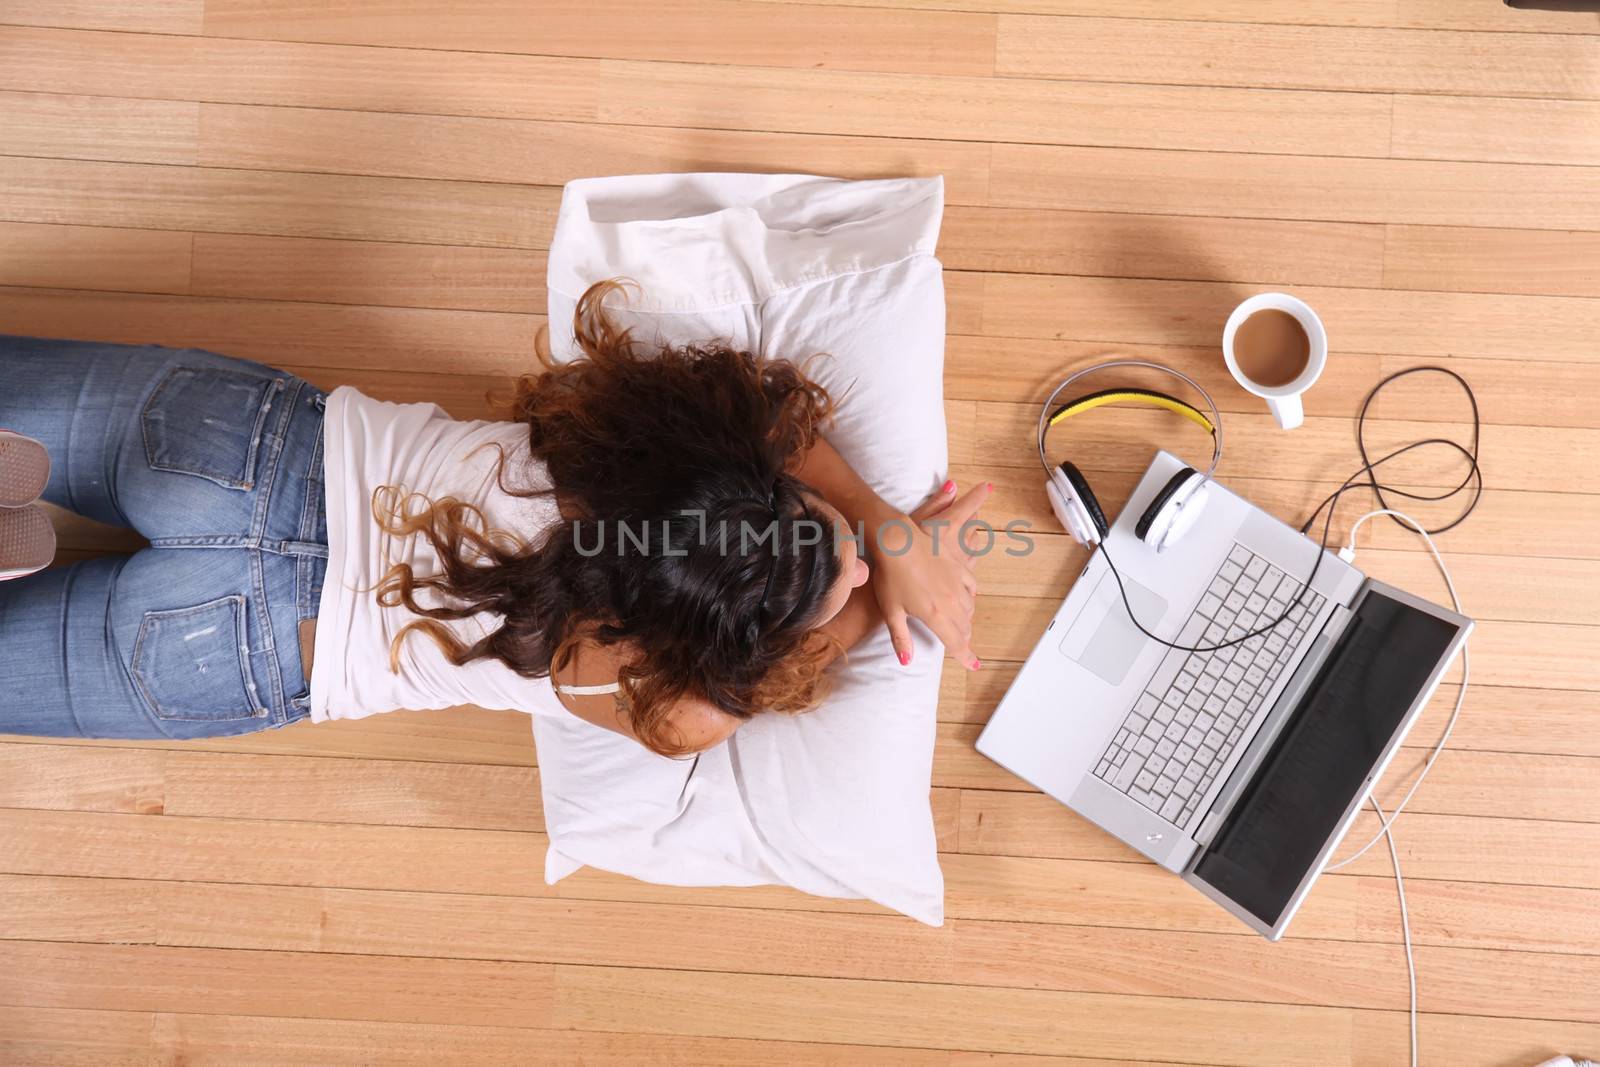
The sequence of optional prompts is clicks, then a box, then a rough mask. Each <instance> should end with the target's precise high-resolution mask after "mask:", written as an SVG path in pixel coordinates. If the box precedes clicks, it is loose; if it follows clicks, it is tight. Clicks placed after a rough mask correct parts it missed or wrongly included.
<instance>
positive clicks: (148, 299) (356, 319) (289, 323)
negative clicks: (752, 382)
mask: <svg viewBox="0 0 1600 1067" xmlns="http://www.w3.org/2000/svg"><path fill="white" fill-rule="evenodd" d="M0 306H3V307H4V309H5V315H6V322H7V328H8V329H11V330H15V331H16V332H18V333H21V334H25V335H31V336H38V337H49V336H58V337H59V336H69V337H74V338H77V339H78V340H85V341H115V342H117V343H123V344H163V345H168V346H170V347H178V348H182V347H194V348H205V349H210V350H212V351H216V352H223V353H226V354H228V355H231V356H239V357H242V358H245V359H258V360H261V361H263V362H268V363H270V364H274V365H288V366H293V367H296V368H307V367H310V366H318V367H324V368H326V367H329V366H345V367H357V366H365V367H367V368H369V369H370V370H371V371H374V372H376V371H384V370H391V371H392V370H399V369H401V368H400V367H397V366H395V365H394V363H393V361H392V360H393V358H395V357H398V358H400V359H403V360H404V361H405V363H406V364H407V365H411V366H415V365H417V364H418V363H420V362H422V361H432V362H433V365H434V366H436V367H439V366H459V367H462V368H463V370H465V369H466V368H468V367H471V368H473V369H474V370H476V371H478V372H480V373H481V372H483V371H494V372H498V374H499V375H500V376H501V380H500V381H499V382H498V383H496V384H500V385H504V384H505V382H504V377H503V376H504V375H508V374H511V375H514V374H520V373H524V372H527V371H532V370H535V369H537V367H538V363H537V358H536V357H535V355H534V339H535V338H536V337H537V335H538V332H539V328H540V326H541V325H543V322H544V319H543V316H534V315H522V314H509V313H503V312H483V311H479V312H458V311H437V310H425V309H414V308H381V309H380V308H363V307H352V306H344V305H338V304H297V303H279V302H266V301H251V302H248V303H240V302H235V301H228V300H212V299H199V298H192V297H169V296H146V295H139V294H96V295H95V296H93V297H86V296H83V295H80V294H76V293H72V292H68V291H59V290H38V289H7V290H4V291H0ZM396 329H398V330H399V331H400V332H399V333H398V334H397V333H395V332H394V331H395V330H396ZM400 336H403V337H404V338H405V340H404V341H403V342H401V343H400V344H399V345H396V344H395V338H397V337H400ZM402 348H404V349H407V350H409V352H410V354H409V355H405V354H404V353H402V352H401V351H400V349H402ZM439 377H440V376H436V375H430V376H429V379H428V380H427V381H426V383H425V389H426V393H427V395H428V396H430V397H432V398H437V399H438V400H439V402H440V403H441V404H443V405H444V406H445V407H446V408H449V409H451V410H460V411H462V413H463V417H468V416H469V414H470V412H468V411H465V410H463V409H462V407H461V404H460V403H459V401H461V400H462V399H463V398H464V397H468V396H471V397H475V404H476V406H477V407H480V408H481V407H482V406H483V389H482V388H481V386H483V385H487V384H488V383H487V382H484V381H483V380H482V379H469V380H468V382H467V383H465V384H463V383H459V382H458V383H456V384H455V385H454V386H453V387H452V386H451V384H450V383H449V382H448V381H440V380H439ZM327 380H328V379H326V378H321V379H318V380H317V384H318V385H322V384H323V382H325V381H327ZM393 382H394V387H395V388H399V389H400V390H402V391H404V390H405V386H406V379H405V378H404V377H403V376H402V377H400V378H398V379H393ZM383 399H397V400H398V399H400V396H399V395H397V394H396V392H395V391H394V388H391V389H390V391H389V392H388V394H387V395H386V396H384V397H383ZM451 400H456V401H458V403H457V404H456V406H455V407H454V408H452V406H451V403H450V401H451Z"/></svg>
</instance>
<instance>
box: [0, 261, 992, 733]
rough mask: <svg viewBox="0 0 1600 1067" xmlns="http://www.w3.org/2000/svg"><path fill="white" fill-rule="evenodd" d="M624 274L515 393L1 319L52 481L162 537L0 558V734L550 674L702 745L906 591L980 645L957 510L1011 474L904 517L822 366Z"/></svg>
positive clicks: (525, 694) (105, 517) (274, 709)
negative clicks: (664, 336) (56, 554)
mask: <svg viewBox="0 0 1600 1067" xmlns="http://www.w3.org/2000/svg"><path fill="white" fill-rule="evenodd" d="M624 299H626V293H625V291H623V290H622V289H621V287H619V286H617V285H616V284H614V283H602V284H600V285H597V286H595V287H593V288H591V289H590V290H589V291H588V292H587V293H586V294H584V297H583V299H582V300H581V301H579V303H578V308H577V313H576V316H575V322H574V330H575V336H576V342H577V348H578V350H579V351H580V353H581V356H580V358H577V359H575V360H572V361H570V362H564V363H552V364H551V365H550V366H549V369H547V370H546V371H545V372H544V373H543V374H540V375H537V376H528V377H524V378H522V379H520V380H519V381H518V382H517V387H516V393H515V397H514V399H513V400H512V402H511V405H510V420H509V421H504V422H481V421H479V422H461V421H455V420H451V419H449V418H447V417H446V416H445V415H444V413H443V412H442V411H440V410H439V409H438V408H437V407H435V406H433V405H430V404H408V405H398V404H389V403H384V402H380V401H375V400H372V399H370V398H368V397H366V396H363V395H362V394H361V393H359V392H357V391H356V390H354V389H352V388H349V387H342V388H340V389H336V390H334V392H333V393H331V394H328V395H324V394H323V393H322V392H321V391H319V390H318V389H316V388H315V387H313V386H311V385H310V384H309V383H307V382H305V381H304V380H302V379H300V378H298V377H296V376H294V375H291V374H287V373H284V372H282V371H278V370H274V369H273V368H271V367H267V366H263V365H261V364H258V363H252V362H247V361H243V360H237V359H231V358H229V357H226V356H220V355H215V354H212V353H208V352H199V351H192V350H173V349H164V348H156V347H132V346H123V345H110V344H98V343H86V342H70V341H50V340H33V339H27V338H0V367H4V369H5V372H6V379H7V381H6V388H5V391H4V392H3V393H0V426H5V427H7V428H9V429H11V430H13V431H15V432H16V433H19V434H23V435H27V436H28V437H31V438H34V439H37V441H39V442H40V443H41V444H42V445H43V446H44V448H45V449H46V450H47V451H48V453H49V456H50V457H51V460H52V468H51V470H50V473H49V478H48V484H47V485H44V486H43V487H42V490H43V497H44V499H46V500H48V501H50V502H51V503H53V504H56V505H59V506H60V507H63V508H67V509H69V510H72V511H75V512H78V513H79V514H82V515H85V516H87V517H89V518H93V519H98V520H100V521H103V522H109V523H114V524H116V525H119V526H127V527H132V528H133V529H135V530H137V531H138V532H139V533H140V534H142V535H143V536H144V537H146V538H148V539H149V541H150V547H149V548H146V549H142V550H141V551H138V552H136V553H133V554H132V555H127V556H114V557H105V558H99V559H93V560H88V561H84V562H80V563H76V564H74V565H72V566H70V567H62V568H56V569H52V570H48V571H43V572H41V573H37V574H33V575H31V576H27V577H21V578H18V579H17V580H13V581H9V582H6V583H5V584H0V677H3V678H4V679H5V680H6V687H7V690H8V693H9V695H8V696H7V698H6V699H5V700H4V701H0V734H5V733H11V734H35V735H46V736H55V737H67V736H70V737H122V738H139V737H166V738H195V737H212V736H219V735H226V734H238V733H246V732H250V731H253V730H258V729H262V728H267V727H278V726H284V725H287V724H289V723H292V722H296V721H299V720H301V719H305V718H308V717H309V718H312V719H315V720H316V721H322V720H325V719H330V718H352V717H361V716H364V715H368V714H373V713H376V712H382V711H391V710H396V709H399V708H416V709H420V708H440V707H449V706H454V705H459V704H477V705H480V706H483V707H489V708H527V707H529V706H530V704H529V697H530V689H531V687H534V686H538V685H546V684H552V683H553V684H554V686H555V690H556V692H557V694H558V695H559V698H560V699H561V701H562V703H563V704H564V705H565V706H566V707H567V708H568V709H569V710H570V711H571V712H572V713H573V714H575V715H577V716H579V717H581V718H583V719H586V720H588V721H590V722H593V723H595V724H597V725H599V726H603V727H605V728H607V729H610V730H615V731H617V732H619V733H623V734H626V735H628V736H631V737H634V738H635V739H637V740H638V741H639V742H640V743H642V744H644V745H645V746H646V747H648V748H650V749H651V750H653V751H656V752H658V753H661V754H664V755H677V754H682V753H687V752H693V751H699V750H701V749H704V748H707V747H709V746H711V745H714V744H716V743H717V742H719V741H721V740H722V739H724V738H726V737H727V736H728V735H729V734H731V733H732V732H733V731H734V730H735V729H737V727H738V726H739V724H740V723H741V722H743V721H745V720H747V719H749V718H750V717H751V716H752V715H754V714H756V713H757V712H760V711H764V710H771V711H780V712H798V711H803V710H806V709H808V708H811V707H814V706H816V704H817V703H818V701H819V700H820V699H821V697H822V695H823V693H824V689H825V676H824V668H825V667H826V666H827V665H828V664H829V662H830V661H831V660H833V659H834V658H835V657H837V656H838V655H840V654H841V653H842V652H844V651H846V650H848V649H849V648H850V647H851V646H852V645H854V644H855V643H856V642H858V641H859V640H861V639H862V638H863V637H865V636H867V635H868V634H869V633H871V632H873V631H874V630H875V628H876V627H877V626H880V625H884V624H885V621H887V624H888V627H889V630H890V632H891V635H892V638H893V640H894V644H895V648H896V649H897V651H898V652H899V655H900V657H901V662H903V663H904V662H908V661H909V656H910V650H911V648H912V642H911V639H910V636H909V634H908V631H907V623H906V619H907V617H908V616H910V617H915V618H918V619H921V620H922V621H923V622H925V623H926V624H927V625H928V626H929V627H930V628H931V629H932V630H933V631H934V633H935V634H936V635H937V636H938V637H940V639H941V640H943V642H944V644H945V647H946V649H947V650H948V651H949V653H950V654H951V655H952V656H955V657H956V658H957V659H958V660H959V661H960V662H962V663H963V664H965V665H966V666H968V667H976V666H977V665H978V664H977V660H976V658H975V657H974V656H973V655H972V653H971V650H970V634H971V619H972V612H973V602H974V596H975V594H976V590H977V585H976V580H975V578H974V575H973V556H972V555H970V554H969V553H968V552H967V551H966V550H965V549H966V546H964V545H962V546H957V545H956V544H955V541H956V540H957V539H956V538H954V537H952V536H950V535H949V534H948V533H946V534H945V535H944V536H943V542H942V543H938V544H936V538H935V536H934V534H935V533H936V532H937V531H938V530H939V529H941V528H942V529H944V530H946V531H950V530H958V529H959V528H960V527H961V526H962V524H963V523H964V522H965V521H966V520H967V519H970V518H971V517H972V516H973V515H974V514H975V513H976V511H977V509H978V506H979V505H980V504H981V503H982V501H983V499H984V498H985V497H986V496H987V493H988V487H980V488H978V489H975V490H972V491H969V492H968V493H966V494H965V495H964V496H962V497H960V498H959V499H958V498H957V496H956V493H955V487H954V486H953V484H952V483H949V482H946V483H945V486H944V488H943V490H942V491H940V492H939V493H936V494H935V495H934V497H933V498H932V499H931V500H930V501H929V502H928V503H927V504H926V505H925V506H924V507H923V508H922V509H920V510H919V512H918V513H917V514H916V515H914V516H904V515H901V514H900V513H899V512H898V511H896V510H895V509H893V508H890V507H889V506H888V505H886V504H885V503H884V502H883V501H882V500H880V499H878V497H877V496H876V495H875V494H874V493H873V492H872V491H871V490H870V489H869V488H868V487H867V486H866V484H865V483H864V482H863V481H862V480H861V479H860V478H859V477H857V476H856V474H855V473H854V471H852V470H851V468H850V467H849V466H848V465H847V464H846V463H845V462H844V461H843V460H842V459H841V458H840V457H839V455H838V453H837V452H835V451H834V450H833V449H832V448H831V447H830V446H829V445H828V443H827V441H826V440H825V438H824V436H823V434H824V433H825V431H826V427H827V421H828V417H829V413H830V407H831V404H832V401H831V399H830V397H829V396H828V395H827V393H826V392H825V391H824V390H823V389H822V388H821V387H819V386H818V385H816V384H814V383H813V382H812V381H810V380H809V379H808V378H807V377H806V374H805V371H804V369H803V368H802V366H800V365H797V364H795V363H792V362H789V361H786V360H783V359H762V360H759V361H758V360H757V359H756V358H755V357H754V356H752V355H750V354H748V353H744V352H739V351H734V350H732V349H731V348H728V347H724V346H719V345H717V344H706V345H703V346H689V347H672V346H659V345H646V344H642V343H637V342H635V341H634V340H633V339H632V338H631V337H630V335H629V334H628V332H627V331H625V330H622V329H620V328H618V327H617V326H616V325H615V324H614V323H613V321H612V318H611V316H610V315H609V314H608V312H607V310H606V307H605V305H606V303H607V302H611V303H616V302H619V301H621V300H624ZM547 362H548V359H547ZM4 469H5V468H4V465H0V470H4ZM40 474H41V476H42V471H41V472H40ZM6 476H7V475H4V474H0V478H4V477H6ZM10 476H11V477H24V478H25V477H27V475H26V473H22V474H15V473H14V474H12V475H10ZM10 488H11V489H12V490H16V489H17V487H15V486H12V487H10ZM38 488H39V487H37V486H36V487H35V489H36V490H37V489H38ZM6 489H7V487H5V486H0V496H4V495H5V492H6ZM26 495H27V492H26V490H23V496H26ZM19 500H20V498H16V497H13V498H12V499H10V500H9V501H8V502H9V503H12V504H16V503H18V502H19ZM894 520H899V521H894ZM922 524H927V527H928V528H924V526H923V525H922ZM857 529H860V530H864V532H865V537H864V538H863V539H862V541H861V542H860V543H859V544H858V542H857V541H856V540H855V539H853V538H852V537H851V536H849V535H848V531H850V530H857ZM719 531H722V535H721V536H719ZM745 531H749V532H750V533H751V534H752V536H744V532H745ZM841 531H845V534H844V536H839V534H840V533H841ZM774 534H775V535H776V536H773V535H774ZM880 537H881V538H883V539H884V542H883V543H880V541H879V538H880ZM863 546H864V547H865V549H866V553H867V555H868V556H869V557H870V558H871V559H872V561H873V567H872V569H871V571H870V573H869V569H868V566H867V563H866V561H865V560H863V559H862V558H861V554H860V553H859V551H858V548H859V547H863ZM3 551H4V550H3V548H0V552H3ZM330 553H331V557H330ZM4 567H5V563H4V561H3V560H0V571H3V570H4ZM329 575H332V576H333V579H330V580H328V581H327V582H325V581H324V578H325V577H326V576H329ZM313 631H314V637H312V636H311V634H312V633H313ZM313 647H314V648H315V655H314V657H313V656H312V655H311V654H310V650H311V649H312V648H313ZM313 661H314V662H315V663H316V665H317V666H316V669H315V670H313V669H312V666H311V664H312V662H313ZM312 678H314V680H311V679H312Z"/></svg>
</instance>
